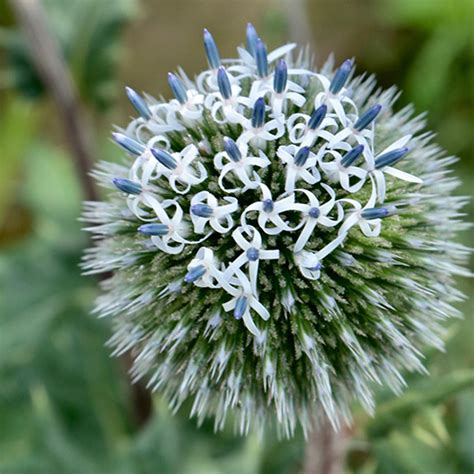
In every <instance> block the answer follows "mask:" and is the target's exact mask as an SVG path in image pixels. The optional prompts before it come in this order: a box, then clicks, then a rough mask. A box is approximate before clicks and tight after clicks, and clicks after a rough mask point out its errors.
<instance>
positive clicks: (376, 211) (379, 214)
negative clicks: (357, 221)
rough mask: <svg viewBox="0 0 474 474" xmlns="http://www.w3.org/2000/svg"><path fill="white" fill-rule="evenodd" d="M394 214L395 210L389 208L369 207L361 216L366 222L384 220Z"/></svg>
mask: <svg viewBox="0 0 474 474" xmlns="http://www.w3.org/2000/svg"><path fill="white" fill-rule="evenodd" d="M392 207H393V206H392ZM393 213H394V209H393V208H392V209H390V208H388V207H369V208H367V209H364V210H363V211H362V212H361V216H362V217H363V218H364V219H366V220H371V219H383V218H384V217H387V216H391V215H392V214H393Z"/></svg>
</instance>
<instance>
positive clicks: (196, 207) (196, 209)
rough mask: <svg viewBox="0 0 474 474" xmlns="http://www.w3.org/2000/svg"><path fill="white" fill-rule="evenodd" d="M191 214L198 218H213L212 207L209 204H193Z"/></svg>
mask: <svg viewBox="0 0 474 474" xmlns="http://www.w3.org/2000/svg"><path fill="white" fill-rule="evenodd" d="M191 213H192V214H194V215H195V216H198V217H206V218H207V217H211V216H212V207H211V206H208V205H207V204H193V205H192V206H191Z"/></svg>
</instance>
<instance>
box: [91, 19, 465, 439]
mask: <svg viewBox="0 0 474 474" xmlns="http://www.w3.org/2000/svg"><path fill="white" fill-rule="evenodd" d="M204 50H205V53H206V55H207V60H208V63H209V69H208V70H205V71H204V72H202V73H201V74H199V75H198V76H197V78H196V79H195V80H194V81H193V80H191V79H189V78H188V77H187V76H186V75H185V74H184V72H182V71H181V70H180V72H179V73H177V74H170V75H169V77H168V81H169V85H170V89H171V92H172V93H173V95H174V98H173V99H172V100H170V101H166V100H163V99H160V100H157V99H154V98H152V97H151V96H148V95H141V94H139V93H137V92H135V91H134V90H132V89H130V88H127V94H128V97H129V99H130V101H131V103H132V105H133V107H134V108H135V110H136V111H137V113H138V117H137V118H135V119H134V120H132V121H131V122H130V123H129V125H128V126H127V127H126V128H125V129H118V130H117V131H116V132H115V133H114V134H113V138H114V140H115V142H116V143H117V144H118V145H119V146H120V147H121V148H122V149H123V150H124V151H125V154H124V157H123V160H122V163H121V164H113V163H107V162H104V163H101V164H100V165H99V167H98V169H97V171H95V173H94V175H95V177H96V179H97V180H98V182H99V183H100V184H101V185H102V186H104V187H105V188H107V189H108V193H107V197H106V199H105V200H104V201H102V202H88V203H86V210H85V213H84V219H85V220H86V221H87V222H88V223H89V224H90V226H89V227H88V230H89V231H90V232H92V233H93V234H94V235H95V237H96V238H97V241H96V245H95V246H94V247H93V248H91V249H89V250H88V251H87V253H86V255H85V258H84V263H83V266H84V269H85V271H86V272H87V273H101V272H112V276H110V277H109V278H108V279H107V280H105V281H104V282H103V295H102V296H100V297H99V299H98V302H97V308H96V310H97V312H98V313H99V314H100V315H101V316H104V317H105V316H106V317H109V318H111V319H112V320H113V327H114V335H113V336H112V338H111V339H110V345H111V346H112V347H113V348H114V354H115V355H118V354H121V353H123V352H125V351H131V354H132V355H133V358H134V363H133V368H132V374H133V377H134V379H135V380H138V379H146V380H147V383H148V386H149V388H150V389H151V390H153V391H155V390H156V391H159V392H160V393H162V394H163V395H164V396H165V397H166V398H167V399H168V401H169V403H170V404H171V406H172V407H173V408H174V409H177V408H178V407H180V406H181V405H182V404H183V402H185V401H186V400H191V402H192V405H191V415H193V416H196V417H197V419H198V420H199V422H201V421H202V420H203V419H204V418H205V417H207V416H213V417H214V419H215V427H216V429H221V428H222V427H223V426H224V424H225V422H226V420H227V419H228V418H229V417H231V418H232V419H233V420H234V421H235V423H236V426H237V429H238V430H239V431H240V432H241V433H247V432H248V431H249V429H250V428H251V427H256V428H258V429H262V428H263V427H264V426H265V425H266V423H267V422H268V421H271V420H272V419H276V422H277V426H278V428H279V429H280V432H281V433H283V434H284V435H286V436H291V435H292V434H293V432H294V430H295V428H296V427H297V425H298V424H300V425H301V426H302V428H303V430H304V431H305V432H306V431H307V429H308V428H309V426H310V423H311V418H312V417H313V416H314V415H316V416H325V417H327V418H328V419H329V420H330V421H331V423H332V424H333V425H334V426H335V427H336V428H337V427H338V426H339V425H340V423H341V422H343V421H344V422H346V421H350V417H351V414H350V413H351V410H350V407H351V405H352V403H353V402H354V401H356V402H357V401H358V402H359V403H360V404H362V406H363V407H364V408H365V409H366V410H367V411H368V412H373V411H374V397H373V389H374V386H376V385H383V386H388V387H390V388H391V389H392V390H393V391H394V392H395V393H400V391H401V390H402V389H403V387H404V385H405V382H404V379H403V375H402V372H403V371H417V372H426V369H425V367H424V365H423V352H422V351H423V349H424V348H426V347H429V346H431V347H435V348H437V349H442V348H443V339H442V338H443V334H444V322H445V320H446V319H448V318H451V317H455V316H458V311H457V310H456V309H455V308H454V307H453V303H455V302H456V301H458V300H460V299H461V298H462V295H461V293H460V292H459V291H458V290H457V289H456V288H455V286H454V277H455V276H456V275H463V274H465V270H464V269H463V266H462V265H463V262H464V260H465V257H466V254H467V249H466V248H464V247H463V246H461V245H459V244H457V243H455V242H454V240H453V239H454V236H455V234H456V233H457V232H458V231H460V230H462V229H463V228H465V226H466V225H465V224H464V223H463V222H462V218H461V217H462V214H461V212H460V209H461V207H462V206H463V205H464V203H465V199H464V198H462V197H456V196H453V194H452V193H453V191H454V190H455V189H456V187H457V186H458V184H459V183H458V180H457V179H456V178H454V177H452V176H451V174H450V173H451V170H450V166H451V165H452V164H453V163H454V162H455V160H456V158H454V157H451V156H446V155H445V154H444V152H443V151H442V150H441V149H440V148H439V147H438V146H437V145H436V144H434V143H432V136H433V135H432V134H431V133H429V132H423V128H424V119H423V118H422V117H421V116H414V115H413V109H412V107H411V106H408V107H405V108H403V109H402V110H400V111H394V109H393V104H394V102H395V100H396V98H397V91H396V89H395V88H391V89H389V90H387V91H382V90H379V89H376V85H375V80H374V78H373V77H372V76H366V75H361V76H356V75H355V73H354V70H355V63H354V62H353V60H347V61H344V62H343V63H342V64H341V65H339V66H337V67H335V68H334V66H333V60H332V59H330V60H328V62H327V63H326V64H325V65H324V66H323V68H322V69H321V70H316V69H315V68H314V67H313V65H312V63H311V60H310V57H309V55H308V53H307V52H306V51H301V52H299V53H297V52H295V45H294V44H289V45H285V46H283V47H281V48H278V49H276V50H275V51H272V52H270V53H268V52H267V48H266V46H265V43H264V42H263V41H262V40H261V39H260V38H258V35H257V33H256V31H255V29H254V28H253V27H252V26H251V25H249V27H248V30H247V41H246V46H245V47H239V48H238V50H237V51H238V56H237V58H235V59H226V60H222V59H221V58H220V55H219V51H218V48H217V46H216V44H215V42H214V39H213V37H212V35H211V34H210V33H209V32H208V31H206V30H205V32H204Z"/></svg>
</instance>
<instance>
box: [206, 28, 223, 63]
mask: <svg viewBox="0 0 474 474" xmlns="http://www.w3.org/2000/svg"><path fill="white" fill-rule="evenodd" d="M204 49H205V50H206V56H207V62H208V63H209V66H210V67H211V69H217V68H218V67H219V66H220V65H221V58H220V57H219V50H218V49H217V45H216V42H215V41H214V38H213V37H212V35H211V33H209V31H207V30H206V29H204Z"/></svg>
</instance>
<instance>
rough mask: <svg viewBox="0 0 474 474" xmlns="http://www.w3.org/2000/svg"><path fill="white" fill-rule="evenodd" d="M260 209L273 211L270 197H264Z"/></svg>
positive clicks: (273, 205)
mask: <svg viewBox="0 0 474 474" xmlns="http://www.w3.org/2000/svg"><path fill="white" fill-rule="evenodd" d="M262 204H263V206H262V209H263V211H264V212H268V213H270V212H273V209H274V208H275V204H274V202H273V201H272V200H271V199H265V200H263V201H262Z"/></svg>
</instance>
